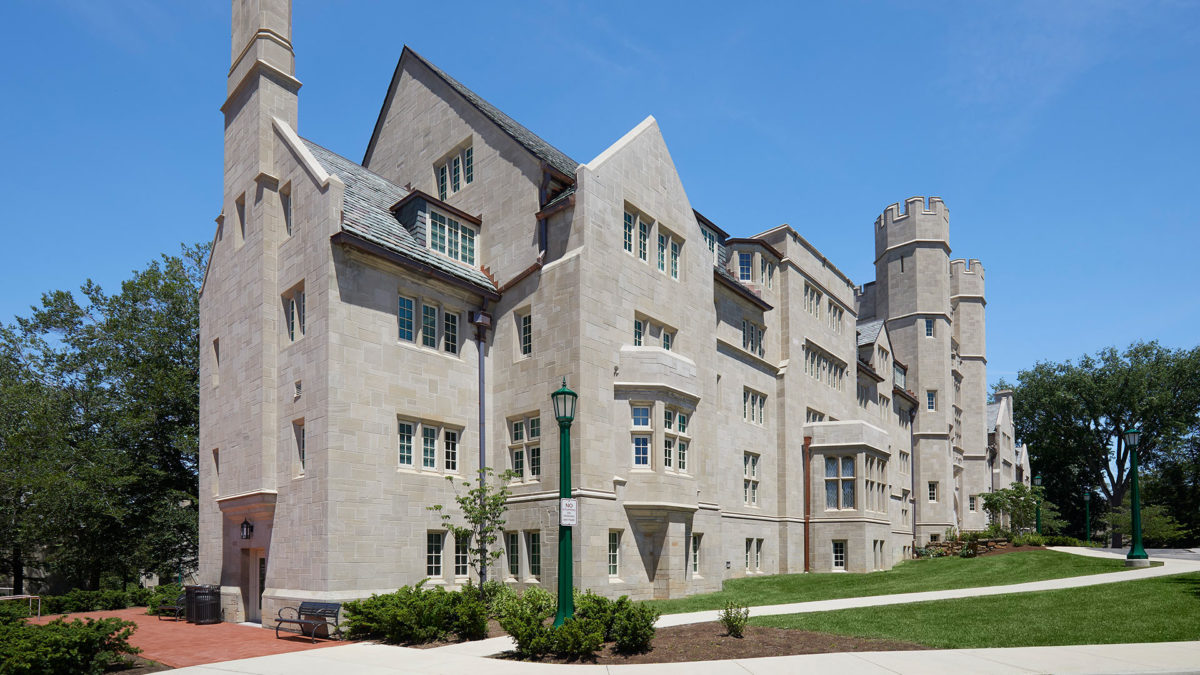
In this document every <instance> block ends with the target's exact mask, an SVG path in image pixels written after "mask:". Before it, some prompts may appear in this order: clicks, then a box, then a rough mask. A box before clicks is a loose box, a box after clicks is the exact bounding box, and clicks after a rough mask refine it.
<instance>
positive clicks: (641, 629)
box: [610, 596, 750, 654]
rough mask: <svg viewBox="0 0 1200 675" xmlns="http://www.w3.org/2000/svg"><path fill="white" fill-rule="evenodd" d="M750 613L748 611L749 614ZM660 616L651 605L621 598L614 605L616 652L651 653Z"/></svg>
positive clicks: (613, 632) (613, 622) (613, 623)
mask: <svg viewBox="0 0 1200 675" xmlns="http://www.w3.org/2000/svg"><path fill="white" fill-rule="evenodd" d="M621 600H623V601H624V603H623V604H622V603H621ZM749 611H750V610H746V612H747V614H749ZM659 616H661V615H660V614H659V613H658V612H657V611H655V610H654V609H653V608H652V607H650V605H647V604H646V603H644V602H636V603H631V602H629V598H627V597H625V596H621V598H620V600H618V601H617V602H616V603H613V613H612V617H613V618H612V628H611V631H610V632H611V633H612V639H613V640H614V641H615V642H616V650H617V651H618V652H621V653H623V654H638V653H641V652H645V651H649V650H650V643H651V642H652V641H653V640H654V622H655V621H658V617H659ZM744 625H745V624H743V626H744Z"/></svg>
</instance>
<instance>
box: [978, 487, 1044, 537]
mask: <svg viewBox="0 0 1200 675" xmlns="http://www.w3.org/2000/svg"><path fill="white" fill-rule="evenodd" d="M1039 506H1040V508H1041V511H1042V532H1043V533H1055V532H1058V531H1059V530H1060V529H1061V528H1062V526H1063V525H1064V523H1063V521H1062V520H1061V519H1060V518H1059V517H1058V508H1057V507H1055V506H1054V504H1053V503H1051V502H1049V501H1047V500H1046V493H1045V488H1040V487H1032V488H1031V487H1029V486H1027V485H1025V484H1024V483H1013V484H1012V485H1010V486H1009V487H1006V488H1002V489H1000V490H993V491H992V492H987V493H984V495H983V510H984V511H987V512H988V514H989V515H990V516H991V517H992V522H994V523H999V522H1001V518H1002V517H1003V516H1008V519H1009V524H1010V527H1011V529H1012V530H1013V531H1014V532H1020V531H1029V530H1032V529H1033V528H1034V527H1036V525H1037V516H1038V508H1039Z"/></svg>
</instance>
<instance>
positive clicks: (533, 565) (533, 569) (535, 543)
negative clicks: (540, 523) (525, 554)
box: [529, 532, 542, 578]
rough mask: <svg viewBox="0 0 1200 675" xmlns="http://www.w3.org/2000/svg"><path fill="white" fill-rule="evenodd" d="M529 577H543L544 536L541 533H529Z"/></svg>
mask: <svg viewBox="0 0 1200 675" xmlns="http://www.w3.org/2000/svg"><path fill="white" fill-rule="evenodd" d="M529 576H531V577H534V578H537V577H540V576H542V535H541V533H540V532H530V533H529Z"/></svg>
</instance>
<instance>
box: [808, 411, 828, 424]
mask: <svg viewBox="0 0 1200 675" xmlns="http://www.w3.org/2000/svg"><path fill="white" fill-rule="evenodd" d="M824 421H825V413H823V412H821V411H819V410H813V409H812V408H808V409H806V410H805V411H804V423H805V424H813V423H814V422H824Z"/></svg>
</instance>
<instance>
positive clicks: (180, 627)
mask: <svg viewBox="0 0 1200 675" xmlns="http://www.w3.org/2000/svg"><path fill="white" fill-rule="evenodd" d="M57 616H59V615H47V616H43V617H42V618H41V619H40V620H37V619H33V621H35V622H38V623H46V622H47V621H50V620H52V619H54V618H57ZM113 616H115V617H118V618H121V619H125V620H126V621H133V622H134V623H136V624H137V625H138V627H137V630H135V631H134V632H133V636H132V637H131V638H130V639H129V642H130V644H132V645H134V646H135V647H140V648H141V649H142V654H141V656H142V657H143V658H147V659H150V660H151V661H157V662H159V663H161V664H163V665H166V666H171V667H172V668H184V667H186V666H199V665H204V664H209V663H219V662H221V661H232V660H235V659H248V658H252V657H255V656H271V655H274V654H286V653H289V652H297V651H304V650H308V649H321V648H324V647H331V646H335V645H346V644H347V643H346V642H341V641H335V640H321V639H318V640H317V642H316V644H313V643H312V642H310V641H309V639H308V638H301V637H300V636H298V635H291V636H287V637H280V638H279V639H276V638H275V631H274V630H269V629H266V628H258V627H252V626H242V625H238V624H233V623H216V624H210V625H207V626H200V625H196V624H192V623H187V622H186V621H172V620H170V619H165V620H162V619H159V618H158V617H156V616H150V615H148V614H146V608H145V607H131V608H129V609H118V610H113V611H104V612H82V613H79V614H68V615H67V618H68V619H75V618H85V617H91V618H102V617H113Z"/></svg>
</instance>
